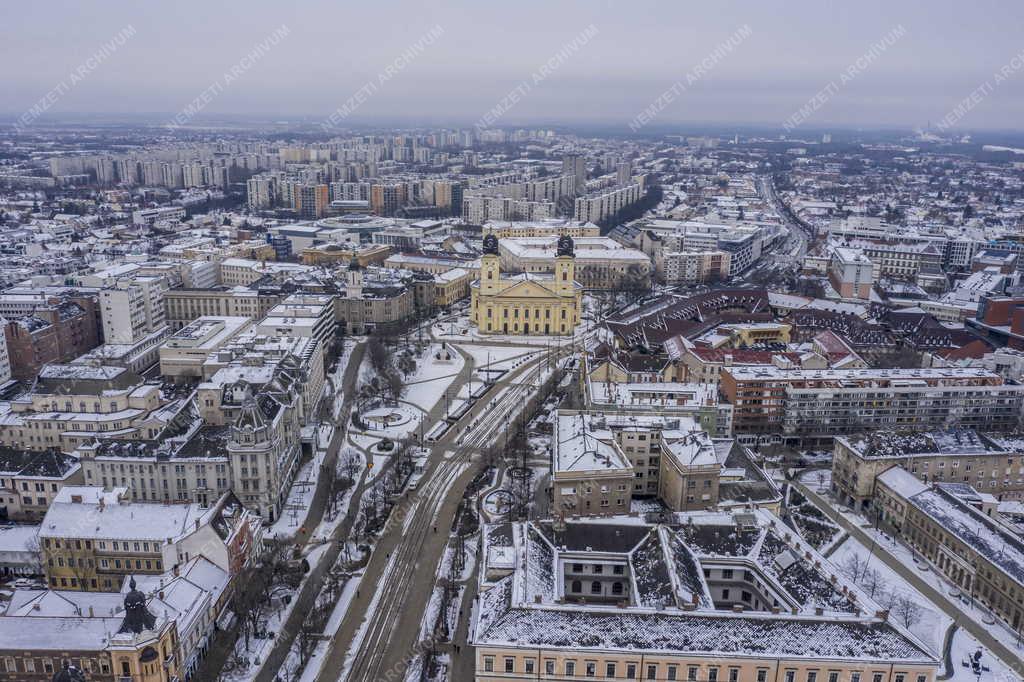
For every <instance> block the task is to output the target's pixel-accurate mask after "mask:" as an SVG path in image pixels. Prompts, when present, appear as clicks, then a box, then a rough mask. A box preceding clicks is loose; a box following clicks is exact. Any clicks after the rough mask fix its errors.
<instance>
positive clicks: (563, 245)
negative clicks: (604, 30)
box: [556, 234, 575, 256]
mask: <svg viewBox="0 0 1024 682" xmlns="http://www.w3.org/2000/svg"><path fill="white" fill-rule="evenodd" d="M574 247H575V245H574V244H573V241H572V237H570V236H569V235H567V234H563V235H562V236H561V237H559V238H558V250H557V251H556V255H559V256H571V255H573V249H574Z"/></svg>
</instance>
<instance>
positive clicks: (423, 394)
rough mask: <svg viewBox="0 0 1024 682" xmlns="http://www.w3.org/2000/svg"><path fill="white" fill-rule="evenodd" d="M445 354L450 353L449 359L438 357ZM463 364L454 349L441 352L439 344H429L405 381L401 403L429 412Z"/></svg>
mask: <svg viewBox="0 0 1024 682" xmlns="http://www.w3.org/2000/svg"><path fill="white" fill-rule="evenodd" d="M445 352H447V353H451V356H452V357H451V359H444V358H439V357H438V355H439V354H440V355H443V354H444V353H445ZM465 363H466V360H465V358H464V357H462V355H461V354H460V353H459V352H458V351H456V350H455V349H453V348H451V347H446V348H445V349H444V350H442V349H441V344H439V343H435V344H431V345H430V347H429V348H427V351H426V352H425V353H424V354H423V357H422V358H420V359H419V360H418V361H417V363H416V371H415V372H413V373H412V374H411V375H409V378H408V379H407V380H406V382H405V393H404V394H403V395H402V401H403V402H405V403H409V404H412V405H416V406H417V407H419V408H420V409H421V410H423V411H424V412H429V411H430V410H431V408H433V407H434V405H437V404H438V402H439V401H441V400H442V398H443V397H444V393H445V391H447V390H448V388H449V387H450V386H451V385H452V382H453V381H455V377H457V376H458V374H459V372H460V371H461V370H462V367H463V366H464V365H465Z"/></svg>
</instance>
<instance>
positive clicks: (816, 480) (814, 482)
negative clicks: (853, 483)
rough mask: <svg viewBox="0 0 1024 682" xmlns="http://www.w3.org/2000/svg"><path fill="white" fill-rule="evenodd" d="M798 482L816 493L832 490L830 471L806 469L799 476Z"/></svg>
mask: <svg viewBox="0 0 1024 682" xmlns="http://www.w3.org/2000/svg"><path fill="white" fill-rule="evenodd" d="M800 482H801V483H803V484H804V485H805V486H807V487H808V488H810V489H811V490H813V491H814V492H816V493H827V492H828V491H829V490H831V489H832V470H831V469H808V470H807V471H805V472H803V473H802V474H800Z"/></svg>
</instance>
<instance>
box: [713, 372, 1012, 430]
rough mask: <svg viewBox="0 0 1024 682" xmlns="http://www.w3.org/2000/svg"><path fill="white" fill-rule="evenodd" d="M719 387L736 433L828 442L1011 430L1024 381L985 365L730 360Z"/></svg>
mask: <svg viewBox="0 0 1024 682" xmlns="http://www.w3.org/2000/svg"><path fill="white" fill-rule="evenodd" d="M721 391H722V395H723V396H724V397H725V398H726V400H728V401H729V403H731V404H732V406H733V425H734V429H735V431H736V433H737V434H744V435H747V436H754V437H756V436H757V435H758V434H774V435H776V436H778V437H779V438H783V439H785V440H786V441H789V442H794V443H801V442H802V443H804V444H809V443H814V442H817V443H821V444H826V443H830V442H831V439H832V437H833V436H837V435H843V434H848V433H857V432H860V431H864V430H867V429H877V428H890V429H899V430H903V429H908V430H925V429H935V428H941V427H943V426H945V425H947V424H958V425H959V426H960V427H962V428H975V429H982V430H991V431H1000V430H1012V429H1013V428H1015V427H1016V425H1017V424H1018V422H1019V420H1020V418H1021V411H1022V405H1024V403H1022V400H1024V386H1019V385H1015V384H1008V383H1005V382H1004V380H1003V378H1002V377H1000V376H999V375H998V374H994V373H992V372H990V371H988V370H985V369H974V368H954V367H950V368H942V369H939V368H928V369H913V368H911V369H899V368H894V369H829V370H803V369H799V370H798V369H779V368H776V367H729V368H725V369H723V370H722V382H721Z"/></svg>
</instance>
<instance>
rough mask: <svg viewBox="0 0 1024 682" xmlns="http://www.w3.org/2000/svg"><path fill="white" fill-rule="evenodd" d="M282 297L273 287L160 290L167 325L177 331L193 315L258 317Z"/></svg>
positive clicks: (190, 319) (193, 317)
mask: <svg viewBox="0 0 1024 682" xmlns="http://www.w3.org/2000/svg"><path fill="white" fill-rule="evenodd" d="M283 297H284V294H283V292H282V291H281V289H279V288H277V287H256V288H250V287H242V286H237V287H223V286H218V287H214V288H211V289H171V290H169V291H167V292H165V293H164V304H165V305H166V307H167V324H168V325H169V326H170V328H171V329H172V330H173V331H177V330H179V329H181V328H182V327H184V326H185V325H187V324H188V323H189V322H191V321H192V320H195V319H196V318H199V317H203V316H205V315H213V316H217V317H248V318H251V319H254V320H258V319H260V318H261V317H263V316H264V315H266V314H267V312H268V311H269V310H270V309H271V308H273V307H274V306H275V305H277V304H278V303H280V302H281V299H282V298H283Z"/></svg>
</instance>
